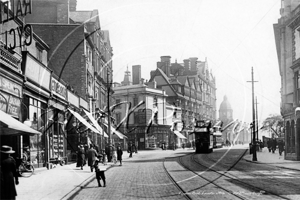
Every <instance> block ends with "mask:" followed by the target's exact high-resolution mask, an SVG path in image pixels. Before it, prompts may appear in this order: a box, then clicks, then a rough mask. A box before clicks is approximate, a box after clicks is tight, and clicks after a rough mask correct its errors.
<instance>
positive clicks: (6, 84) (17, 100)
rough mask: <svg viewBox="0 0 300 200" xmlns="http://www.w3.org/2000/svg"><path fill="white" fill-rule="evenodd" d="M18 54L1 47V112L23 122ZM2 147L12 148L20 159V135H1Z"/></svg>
mask: <svg viewBox="0 0 300 200" xmlns="http://www.w3.org/2000/svg"><path fill="white" fill-rule="evenodd" d="M15 55H16V54H14V55H13V54H12V53H11V52H9V51H7V50H6V49H5V48H4V47H3V46H1V45H0V110H1V111H3V112H4V113H5V114H8V115H9V116H11V117H13V118H14V119H16V120H19V121H20V120H21V105H22V97H23V88H22V84H23V75H22V74H21V72H20V71H21V66H20V65H19V60H20V59H21V58H16V57H15ZM0 136H1V138H0V145H9V146H11V147H12V148H13V149H14V150H15V151H16V153H15V154H14V155H13V156H16V157H20V155H21V153H22V150H21V147H20V138H21V136H20V135H9V136H7V135H2V134H1V135H0Z"/></svg>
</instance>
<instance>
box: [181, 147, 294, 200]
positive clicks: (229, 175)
mask: <svg viewBox="0 0 300 200" xmlns="http://www.w3.org/2000/svg"><path fill="white" fill-rule="evenodd" d="M246 152H247V150H245V151H244V152H243V153H242V154H241V155H240V156H239V157H238V159H237V160H236V161H234V162H233V164H232V165H231V166H230V167H229V168H228V169H226V171H225V172H223V173H221V172H219V171H218V170H216V169H214V166H210V167H208V166H206V165H204V164H202V163H200V162H199V161H198V160H196V158H195V156H196V154H193V155H191V160H192V161H193V162H194V163H196V164H197V165H198V166H201V167H203V168H205V169H206V170H205V171H206V172H214V173H216V174H218V177H217V178H214V179H211V180H209V179H207V178H205V177H203V176H202V175H200V174H199V173H197V172H194V173H195V174H198V175H199V176H200V177H201V178H204V179H206V180H207V181H209V183H207V184H206V185H208V184H214V185H216V186H217V187H220V186H219V185H218V184H216V183H215V182H216V181H217V180H219V179H221V178H222V177H225V178H229V179H234V182H236V183H239V185H242V186H244V187H245V188H247V189H250V190H252V191H253V193H261V192H262V191H263V195H269V196H271V195H272V196H274V197H277V198H280V199H289V198H287V197H284V196H281V195H278V194H275V193H273V192H271V191H266V190H265V189H263V188H260V187H257V186H254V185H252V184H248V183H245V182H243V181H240V180H239V177H238V176H236V175H233V174H232V173H229V171H231V170H232V169H233V168H234V167H235V166H236V165H237V164H238V163H239V162H240V161H241V159H242V158H243V156H244V155H245V153H246ZM205 157H206V158H209V156H208V155H206V156H205ZM210 160H211V161H213V160H212V159H210ZM214 162H215V161H214ZM181 165H183V166H184V167H185V168H186V169H187V170H190V171H193V170H192V169H190V168H189V167H188V166H186V165H185V164H184V163H183V162H181ZM206 185H203V186H202V187H205V186H206ZM220 188H221V189H223V190H225V191H228V192H229V193H232V194H234V193H235V192H234V191H230V190H228V189H226V188H224V187H222V186H221V187H220ZM234 196H237V197H238V198H241V199H248V198H245V197H243V196H240V195H234Z"/></svg>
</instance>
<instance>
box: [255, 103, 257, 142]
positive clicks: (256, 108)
mask: <svg viewBox="0 0 300 200" xmlns="http://www.w3.org/2000/svg"><path fill="white" fill-rule="evenodd" d="M257 104H258V103H257V97H255V105H256V138H257V140H258V110H257Z"/></svg>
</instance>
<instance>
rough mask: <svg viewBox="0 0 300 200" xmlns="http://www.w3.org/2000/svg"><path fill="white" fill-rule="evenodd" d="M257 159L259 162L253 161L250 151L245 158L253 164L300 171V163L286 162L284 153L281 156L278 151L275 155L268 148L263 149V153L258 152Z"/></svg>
mask: <svg viewBox="0 0 300 200" xmlns="http://www.w3.org/2000/svg"><path fill="white" fill-rule="evenodd" d="M256 158H257V161H252V160H253V154H249V150H248V152H247V154H246V155H245V156H244V157H243V159H244V160H246V161H248V162H252V163H257V164H268V165H273V166H277V167H280V168H285V169H292V170H298V171H300V161H292V160H285V159H284V152H283V153H282V155H281V156H280V155H279V152H278V149H277V150H276V151H275V153H272V152H269V150H268V148H267V147H265V148H263V149H262V151H257V152H256Z"/></svg>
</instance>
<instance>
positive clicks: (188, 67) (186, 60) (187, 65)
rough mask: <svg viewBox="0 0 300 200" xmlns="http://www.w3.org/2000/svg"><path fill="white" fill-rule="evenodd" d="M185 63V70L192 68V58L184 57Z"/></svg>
mask: <svg viewBox="0 0 300 200" xmlns="http://www.w3.org/2000/svg"><path fill="white" fill-rule="evenodd" d="M183 63H184V69H185V70H190V60H189V59H184V60H183Z"/></svg>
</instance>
